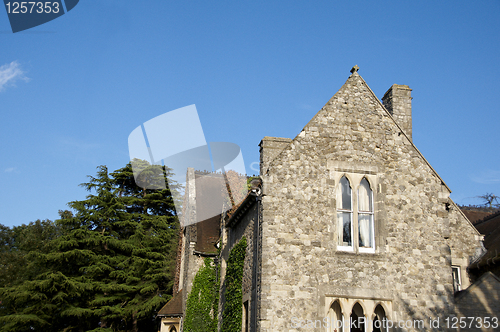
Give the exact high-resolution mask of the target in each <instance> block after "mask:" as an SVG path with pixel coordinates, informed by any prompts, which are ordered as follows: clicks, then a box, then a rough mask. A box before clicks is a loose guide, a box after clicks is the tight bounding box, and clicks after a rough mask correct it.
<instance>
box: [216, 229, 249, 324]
mask: <svg viewBox="0 0 500 332" xmlns="http://www.w3.org/2000/svg"><path fill="white" fill-rule="evenodd" d="M246 248H247V239H246V238H245V237H243V238H242V239H241V240H240V242H238V243H237V244H236V245H235V246H234V247H233V249H232V250H231V252H230V253H229V259H228V261H227V270H226V277H225V283H226V292H225V303H224V312H223V313H222V328H221V332H235V331H241V320H242V319H243V308H242V307H243V302H242V301H243V290H242V281H243V267H244V263H245V254H246Z"/></svg>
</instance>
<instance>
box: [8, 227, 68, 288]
mask: <svg viewBox="0 0 500 332" xmlns="http://www.w3.org/2000/svg"><path fill="white" fill-rule="evenodd" d="M61 234H62V229H61V227H60V226H59V225H58V224H57V223H55V222H53V221H50V220H37V221H35V222H31V223H29V224H28V225H21V226H15V227H13V228H12V229H11V228H9V227H6V226H3V225H0V267H1V268H0V287H8V286H14V285H18V284H21V283H23V282H24V281H26V280H29V279H31V278H32V277H33V276H34V274H33V273H35V274H40V273H41V272H42V271H43V270H44V267H43V266H37V267H36V269H34V268H28V265H29V264H28V263H30V262H31V258H32V257H31V256H33V254H36V253H47V252H49V251H50V250H51V249H50V246H51V241H52V240H54V239H55V238H57V237H58V236H60V235H61Z"/></svg>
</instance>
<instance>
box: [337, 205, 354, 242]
mask: <svg viewBox="0 0 500 332" xmlns="http://www.w3.org/2000/svg"><path fill="white" fill-rule="evenodd" d="M337 220H338V230H339V232H338V236H339V238H338V245H339V246H343V247H351V246H352V220H351V213H349V212H338V213H337Z"/></svg>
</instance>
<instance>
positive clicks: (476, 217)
mask: <svg viewBox="0 0 500 332" xmlns="http://www.w3.org/2000/svg"><path fill="white" fill-rule="evenodd" d="M462 212H463V213H464V214H465V216H466V217H467V219H469V220H470V222H471V223H472V224H474V225H475V224H476V223H478V222H480V221H481V220H483V219H484V218H486V217H488V216H489V215H491V214H492V213H491V212H486V211H474V210H465V209H462Z"/></svg>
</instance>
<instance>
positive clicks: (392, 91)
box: [382, 84, 413, 141]
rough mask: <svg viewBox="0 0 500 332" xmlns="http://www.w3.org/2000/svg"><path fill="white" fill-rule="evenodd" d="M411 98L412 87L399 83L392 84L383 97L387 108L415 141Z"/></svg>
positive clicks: (407, 134)
mask: <svg viewBox="0 0 500 332" xmlns="http://www.w3.org/2000/svg"><path fill="white" fill-rule="evenodd" d="M411 100H412V97H411V89H410V87H409V86H408V85H399V84H394V85H393V86H391V87H390V88H389V90H387V92H386V93H385V94H384V97H383V98H382V102H383V104H384V106H385V108H386V109H387V110H388V111H389V113H391V115H392V117H393V118H394V120H396V123H397V124H398V125H399V126H400V127H401V129H403V131H404V133H405V134H406V136H408V137H409V138H410V140H412V141H413V139H412V135H411Z"/></svg>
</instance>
